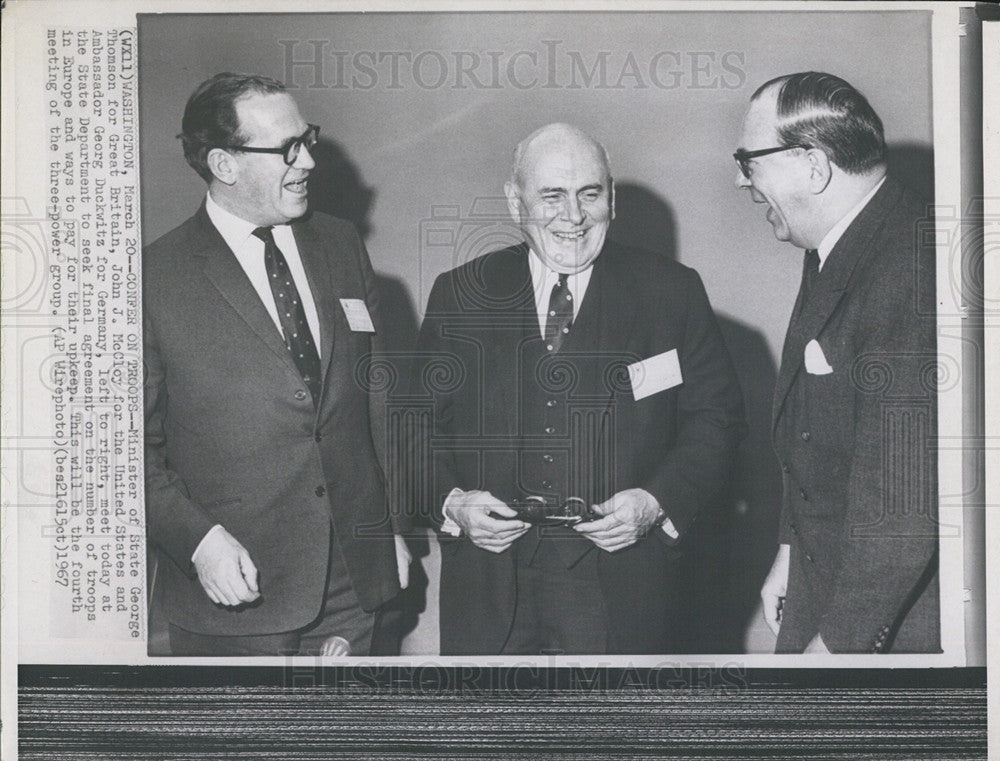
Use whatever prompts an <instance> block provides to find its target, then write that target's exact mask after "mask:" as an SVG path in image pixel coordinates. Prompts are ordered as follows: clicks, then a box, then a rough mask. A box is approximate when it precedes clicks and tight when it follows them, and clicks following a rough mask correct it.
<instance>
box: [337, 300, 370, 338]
mask: <svg viewBox="0 0 1000 761" xmlns="http://www.w3.org/2000/svg"><path fill="white" fill-rule="evenodd" d="M340 305H341V306H342V307H343V308H344V317H346V318H347V324H348V325H350V326H351V330H353V331H354V332H355V333H374V332H375V325H374V323H372V316H371V315H370V314H368V307H367V306H365V302H364V301H363V300H362V299H341V300H340Z"/></svg>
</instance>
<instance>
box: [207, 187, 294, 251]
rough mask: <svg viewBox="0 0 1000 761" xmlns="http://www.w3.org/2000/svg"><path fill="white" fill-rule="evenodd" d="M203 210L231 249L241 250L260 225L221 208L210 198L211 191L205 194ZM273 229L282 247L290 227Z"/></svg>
mask: <svg viewBox="0 0 1000 761" xmlns="http://www.w3.org/2000/svg"><path fill="white" fill-rule="evenodd" d="M205 211H206V212H208V218H209V219H210V220H212V224H213V225H215V229H216V230H218V231H219V234H220V235H221V236H222V239H223V240H224V241H226V245H227V246H229V248H231V249H232V250H233V251H239V250H241V249H242V248H243V246H244V245H245V244H246V242H247V241H248V240H250V238H251V236H253V231H254V230H256V229H257V228H258V227H260V225H255V224H254V223H253V222H247V221H246V220H245V219H243V218H242V217H238V216H236V215H235V214H233V213H232V212H231V211H227V210H226V209H223V208H222V207H221V206H219V204H218V203H216V201H215V199H214V198H212V193H211V191H209V192H208V194H207V195H206V196H205ZM273 229H274V238H275V241H276V242H277V243H278V244H279V248H283V247H282V246H281V243H282V242H283V241H284V240H286V239H287V233H288V232H289V231H290V229H291V228H290V227H289V226H288V225H274V226H273ZM254 240H255V241H256V240H257V238H256V237H254Z"/></svg>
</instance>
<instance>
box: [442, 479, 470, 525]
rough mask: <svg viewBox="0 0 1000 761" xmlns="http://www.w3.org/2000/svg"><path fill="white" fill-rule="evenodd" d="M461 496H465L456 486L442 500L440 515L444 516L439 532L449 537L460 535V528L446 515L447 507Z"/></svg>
mask: <svg viewBox="0 0 1000 761" xmlns="http://www.w3.org/2000/svg"><path fill="white" fill-rule="evenodd" d="M461 494H465V492H464V491H462V490H461V489H459V488H458V487H457V486H456V487H455V488H454V489H452V490H451V491H450V492H448V496H447V497H445V498H444V505H443V506H442V507H441V514H442V515H444V523H442V524H441V530H442V531H443V532H444V533H446V534H450V535H451V536H461V535H462V527H461V526H459V525H458V524H457V523H455V521H453V520H452V519H451V516H450V515H448V507H449V506H450V505H451V502H452V499H453V498H454V497H457V496H459V495H461Z"/></svg>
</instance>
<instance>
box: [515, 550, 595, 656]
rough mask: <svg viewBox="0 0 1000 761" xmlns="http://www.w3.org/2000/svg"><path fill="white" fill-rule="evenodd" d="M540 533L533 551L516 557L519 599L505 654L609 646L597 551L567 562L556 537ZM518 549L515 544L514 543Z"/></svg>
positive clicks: (583, 650) (582, 652) (583, 652)
mask: <svg viewBox="0 0 1000 761" xmlns="http://www.w3.org/2000/svg"><path fill="white" fill-rule="evenodd" d="M560 539H562V540H563V541H565V538H564V537H553V536H544V535H543V536H542V539H541V541H540V542H539V544H538V549H537V550H536V551H534V552H533V553H525V552H520V553H517V557H516V558H515V579H516V585H517V589H516V595H517V601H516V603H515V607H514V621H513V624H512V626H511V631H510V635H509V636H508V637H507V642H506V643H505V644H504V647H503V649H502V650H501V654H503V655H539V654H543V655H549V654H551V655H559V654H576V655H586V654H594V653H605V652H607V647H608V630H607V613H606V611H605V606H604V598H603V596H602V594H601V589H600V584H599V583H598V577H597V559H598V553H597V552H594V551H591V552H587V553H586V554H584V556H583V557H582V558H581V559H580V560H579V561H578V562H577V563H575V564H574V565H573V566H572V567H570V568H567V567H566V565H565V563H564V562H563V561H562V559H561V558H560V556H559V553H558V552H557V551H556V546H555V542H557V541H560ZM512 549H513V550H514V551H515V552H517V550H518V549H519V548H518V547H517V546H515V547H514V548H512Z"/></svg>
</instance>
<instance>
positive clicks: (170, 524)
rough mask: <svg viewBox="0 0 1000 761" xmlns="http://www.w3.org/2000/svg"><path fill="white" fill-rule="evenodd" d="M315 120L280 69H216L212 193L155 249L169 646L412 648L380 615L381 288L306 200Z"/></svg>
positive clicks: (384, 536) (151, 302) (193, 124)
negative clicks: (376, 368) (269, 74)
mask: <svg viewBox="0 0 1000 761" xmlns="http://www.w3.org/2000/svg"><path fill="white" fill-rule="evenodd" d="M317 132H318V128H317V127H315V126H313V125H308V124H306V122H305V121H304V120H303V119H302V116H301V115H300V113H299V110H298V108H297V107H296V105H295V101H294V100H293V99H292V97H291V96H290V95H289V94H288V93H287V92H285V89H284V87H283V86H282V85H281V83H279V82H277V81H274V80H272V79H268V78H266V77H260V76H254V75H242V74H228V73H227V74H219V75H217V76H215V77H213V78H211V79H209V80H208V81H206V82H204V83H203V84H202V85H201V86H199V87H198V89H197V90H196V91H195V92H194V93H193V94H192V96H191V98H190V99H189V100H188V103H187V107H186V109H185V112H184V120H183V134H182V135H181V138H182V140H183V143H184V154H185V158H186V159H187V161H188V163H189V164H190V165H191V166H192V167H193V168H194V169H195V170H196V171H197V172H198V173H199V175H201V176H202V177H203V178H204V179H205V181H206V182H207V183H208V194H207V197H206V199H205V201H204V203H203V204H202V206H201V208H200V209H199V210H198V212H197V213H196V214H195V215H194V216H193V217H191V218H190V219H189V220H187V221H186V222H184V223H183V224H182V225H181V226H180V227H178V228H176V229H175V230H173V231H171V232H169V233H167V234H166V235H164V236H163V237H162V238H160V239H159V240H157V241H156V242H155V243H153V244H152V245H151V246H149V248H148V249H147V250H146V251H145V252H144V255H143V257H144V259H143V281H144V284H143V285H144V291H143V293H144V318H145V322H144V341H145V343H144V363H145V369H146V382H145V394H146V506H147V517H148V534H149V537H150V539H151V540H152V541H153V542H154V543H155V544H156V545H157V546H158V547H159V548H160V550H162V553H163V554H164V555H165V560H164V561H163V562H161V563H160V565H159V571H158V578H157V583H158V584H162V586H163V599H164V601H165V610H166V615H167V618H168V620H169V624H170V645H171V650H172V652H173V654H174V655H277V654H345V653H347V652H350V653H352V654H366V653H369V652H372V653H376V654H378V653H388V654H392V653H393V652H394V651H395V649H396V648H398V642H397V641H394V632H393V629H392V623H391V621H390V620H389V619H390V618H391V617H390V616H388V615H383V612H384V611H385V605H386V603H388V602H389V601H390V600H392V599H393V598H394V597H395V596H396V594H397V593H398V592H399V590H400V585H401V584H405V581H406V573H407V572H408V569H407V563H408V556H407V554H406V552H405V545H403V544H402V542H401V540H400V538H399V536H395V537H394V536H393V530H392V526H391V525H390V511H389V510H388V508H387V498H386V487H385V476H384V471H383V467H382V464H381V463H380V459H379V458H380V456H381V454H382V452H383V451H384V450H383V449H382V447H383V444H384V441H383V438H384V435H383V429H384V421H382V420H380V410H379V409H378V407H377V405H370V404H369V396H368V394H367V393H366V390H365V388H364V385H363V383H360V382H358V381H357V380H356V378H358V377H360V376H359V375H358V374H357V372H356V371H357V368H358V367H359V363H360V362H361V361H362V360H363V358H365V357H366V356H367V355H369V354H370V353H372V352H375V351H377V350H378V348H379V328H380V322H379V313H378V294H377V292H376V290H375V284H374V279H373V273H372V269H371V264H370V262H369V260H368V255H367V253H366V251H365V249H364V246H363V244H362V243H361V240H360V239H359V238H358V235H357V233H356V232H355V230H354V228H353V227H352V226H351V225H350V224H349V223H347V222H345V221H343V220H339V219H334V218H332V217H328V216H325V215H322V214H312V215H307V214H306V211H307V180H308V177H309V172H310V170H311V169H312V168H313V166H314V163H313V160H312V157H311V155H310V150H311V149H312V148H313V146H314V145H315V143H316V139H317ZM394 524H395V525H396V528H397V530H398V529H400V528H401V525H399V524H398V522H396V521H395V520H394Z"/></svg>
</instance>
